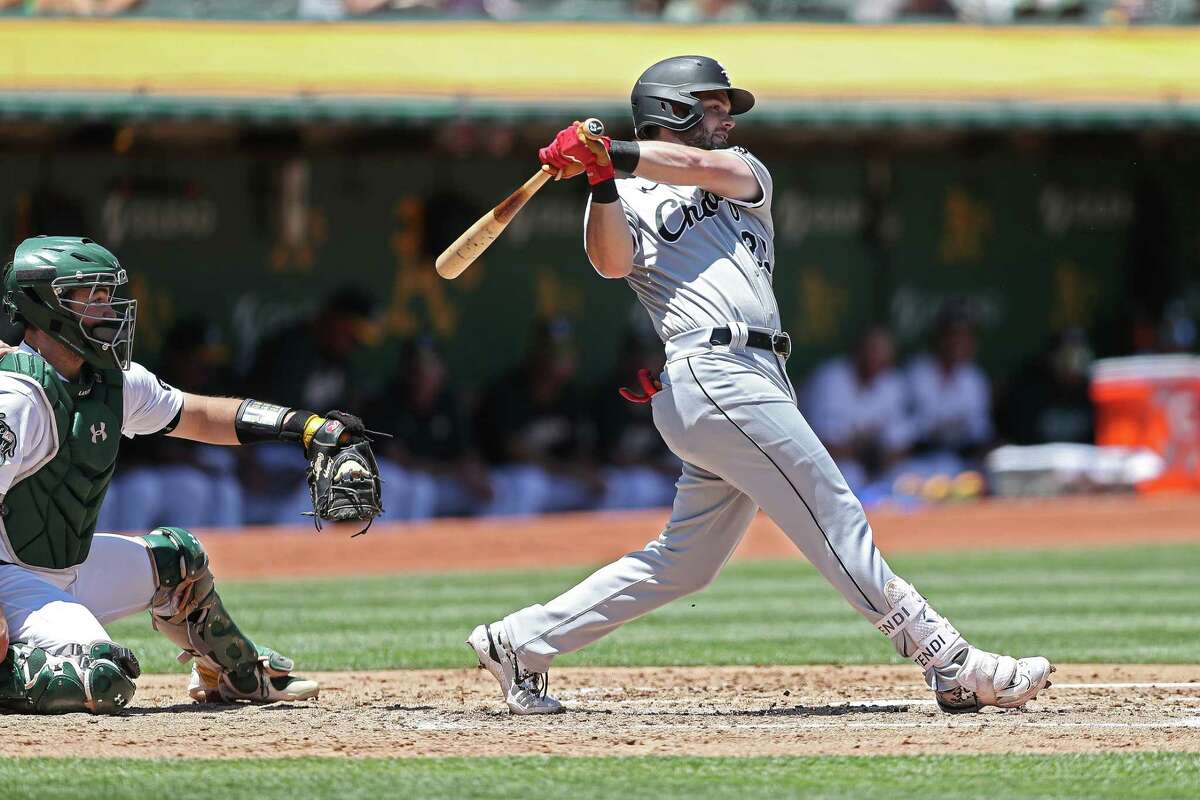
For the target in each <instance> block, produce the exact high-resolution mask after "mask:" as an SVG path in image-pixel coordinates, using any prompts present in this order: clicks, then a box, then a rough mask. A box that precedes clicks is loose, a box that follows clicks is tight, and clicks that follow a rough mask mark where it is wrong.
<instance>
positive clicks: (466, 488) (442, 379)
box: [365, 336, 493, 520]
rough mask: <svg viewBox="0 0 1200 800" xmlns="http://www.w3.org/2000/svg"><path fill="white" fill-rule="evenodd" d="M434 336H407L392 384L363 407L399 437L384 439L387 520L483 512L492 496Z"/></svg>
mask: <svg viewBox="0 0 1200 800" xmlns="http://www.w3.org/2000/svg"><path fill="white" fill-rule="evenodd" d="M447 377H448V374H447V369H446V362H445V361H444V360H443V359H442V354H441V353H440V352H439V350H438V347H437V343H436V342H435V341H434V339H433V337H431V336H417V337H414V338H412V339H409V340H407V341H406V342H405V343H404V345H403V347H402V348H401V351H400V359H399V364H398V367H397V369H396V370H395V372H394V374H393V378H392V380H391V381H390V383H389V384H388V385H387V386H386V387H384V389H383V390H382V391H381V392H379V393H378V394H377V395H376V396H375V398H374V399H373V400H371V401H370V402H369V403H368V404H367V407H366V409H365V413H367V414H370V415H371V416H370V419H373V420H379V422H378V424H379V425H380V427H381V428H383V429H384V430H386V431H387V432H388V433H391V434H393V438H391V439H387V440H384V441H383V442H381V443H380V447H381V451H380V458H379V471H380V477H381V478H382V479H383V507H384V514H383V517H382V519H385V520H422V519H429V518H430V517H443V516H463V515H468V514H474V513H477V512H478V511H479V510H480V509H481V508H483V507H484V506H486V505H487V504H488V503H489V502H490V501H491V500H492V497H493V495H492V483H491V479H490V477H489V476H488V472H487V468H486V467H485V466H484V464H483V461H482V459H481V458H480V457H479V456H478V454H477V453H476V452H475V450H474V448H473V446H472V442H471V431H470V427H469V425H468V424H467V422H466V419H465V417H464V414H463V403H462V402H461V400H460V398H459V397H458V396H457V394H456V393H455V392H454V390H453V388H452V387H451V386H450V384H449V382H448V381H447Z"/></svg>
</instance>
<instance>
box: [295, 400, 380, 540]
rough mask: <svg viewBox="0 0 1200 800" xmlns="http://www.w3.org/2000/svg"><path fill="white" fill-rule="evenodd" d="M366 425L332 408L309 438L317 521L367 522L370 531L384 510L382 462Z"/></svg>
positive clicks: (313, 499)
mask: <svg viewBox="0 0 1200 800" xmlns="http://www.w3.org/2000/svg"><path fill="white" fill-rule="evenodd" d="M366 434H367V431H366V428H365V427H364V426H363V422H362V420H361V419H359V418H358V417H355V416H353V415H351V414H347V413H345V412H342V411H330V412H329V413H328V414H326V415H325V418H324V420H323V421H322V422H321V424H320V427H318V428H317V429H316V431H315V432H314V433H313V434H312V439H311V440H310V441H309V442H308V446H307V448H306V453H307V455H308V488H309V492H310V493H311V495H312V501H313V522H314V523H315V524H316V526H317V530H321V520H326V521H329V522H348V521H352V520H357V521H360V522H365V523H366V525H365V526H364V527H363V529H362V530H361V531H359V532H358V533H356V534H354V535H355V536H358V535H360V534H363V533H366V532H367V529H368V528H370V527H371V522H372V521H374V519H375V517H377V516H379V514H381V513H383V500H382V487H381V485H380V481H379V465H378V464H377V463H376V461H375V454H374V452H372V450H371V442H370V440H369V439H368V438H367V435H366Z"/></svg>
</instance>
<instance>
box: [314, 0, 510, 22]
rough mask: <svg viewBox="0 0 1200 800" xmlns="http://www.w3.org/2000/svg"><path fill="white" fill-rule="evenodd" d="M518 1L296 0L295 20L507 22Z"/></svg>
mask: <svg viewBox="0 0 1200 800" xmlns="http://www.w3.org/2000/svg"><path fill="white" fill-rule="evenodd" d="M521 11H522V8H521V3H520V2H519V0H299V4H298V6H297V16H299V17H300V18H301V19H342V18H343V17H351V16H353V17H357V16H364V15H367V14H384V13H388V12H392V13H393V14H395V15H396V16H399V17H401V18H402V17H403V15H404V14H405V13H406V12H407V13H410V14H412V16H413V17H417V16H422V17H430V16H437V17H482V18H487V17H493V18H495V19H511V18H512V17H516V16H519V15H520V14H521Z"/></svg>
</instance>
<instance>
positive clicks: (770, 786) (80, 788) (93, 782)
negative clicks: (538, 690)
mask: <svg viewBox="0 0 1200 800" xmlns="http://www.w3.org/2000/svg"><path fill="white" fill-rule="evenodd" d="M0 786H3V787H4V796H5V797H12V798H26V797H28V798H36V799H37V800H56V798H62V800H88V798H101V799H102V800H119V798H147V797H179V796H187V795H188V794H196V793H199V794H200V795H202V796H204V797H219V798H222V800H240V798H246V800H270V798H284V799H285V800H296V798H305V800H307V799H308V798H326V797H328V798H336V800H355V798H370V800H377V798H381V797H397V798H399V797H403V798H409V797H412V798H417V797H447V798H475V797H478V798H488V799H489V800H492V799H493V798H496V797H521V798H530V797H536V798H553V797H562V798H599V797H614V798H621V799H622V800H628V798H635V797H646V796H653V797H654V798H655V800H668V799H669V798H686V800H700V799H701V798H709V797H712V798H727V797H734V796H736V797H738V798H743V799H744V798H750V797H770V798H783V797H821V798H834V797H837V798H868V799H869V798H887V799H888V800H893V798H896V797H921V796H929V797H953V798H969V797H979V798H995V797H1003V798H1033V797H1047V798H1048V797H1053V798H1076V797H1077V798H1128V797H1139V798H1194V797H1195V796H1196V791H1197V787H1198V786H1200V757H1197V756H1195V755H1189V754H1182V753H1128V754H1120V755H1088V756H1080V755H1065V756H922V757H887V758H865V757H853V758H743V759H735V758H706V759H702V758H596V759H593V758H573V759H565V758H559V759H548V758H519V759H485V758H479V759H464V758H445V759H407V760H404V759H402V760H377V759H365V760H353V759H315V758H314V759H270V760H268V759H264V760H239V761H218V762H204V761H166V760H158V761H136V760H116V759H103V760H102V759H82V760H81V759H61V760H59V759H13V760H0ZM188 787H191V789H189V788H188Z"/></svg>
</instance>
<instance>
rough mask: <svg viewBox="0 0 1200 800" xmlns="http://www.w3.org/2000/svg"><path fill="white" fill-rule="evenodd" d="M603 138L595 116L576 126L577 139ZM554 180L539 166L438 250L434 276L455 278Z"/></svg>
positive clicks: (550, 173) (551, 175)
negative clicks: (449, 243) (452, 241)
mask: <svg viewBox="0 0 1200 800" xmlns="http://www.w3.org/2000/svg"><path fill="white" fill-rule="evenodd" d="M603 135H604V123H602V122H601V121H600V120H598V119H596V118H595V117H591V118H589V119H586V120H584V122H583V125H582V126H581V127H580V136H582V137H585V138H588V139H599V138H600V137H601V136H603ZM552 177H554V171H553V170H551V169H550V167H548V166H543V167H542V168H541V169H539V170H538V171H537V172H535V173H534V174H533V177H531V178H530V179H529V180H527V181H525V183H524V184H522V185H521V187H520V188H519V189H517V190H516V191H515V192H513V193H512V194H510V195H509V196H508V197H506V198H504V200H502V201H501V202H500V203H499V204H498V205H497V206H496V207H495V208H493V209H492V210H491V211H489V212H487V213H486V214H484V215H483V216H482V217H480V218H479V219H478V220H477V221H476V222H475V224H474V225H472V226H471V227H469V228H467V229H466V230H465V231H463V234H462V236H459V237H458V238H457V239H455V240H454V244H452V245H450V246H449V247H447V248H446V249H445V250H443V251H442V254H441V255H440V256H438V257H437V261H436V262H434V266H435V267H436V268H437V272H438V275H441V276H442V277H443V278H446V279H447V280H452V279H454V278H457V277H458V276H459V275H461V274H462V273H463V271H464V270H466V268H467V267H469V266H471V264H472V263H473V262H474V261H475V259H477V258H479V257H480V256H481V255H483V251H484V250H487V249H488V247H490V246H491V244H492V242H494V241H496V238H497V237H498V236H500V234H501V233H502V232H503V231H504V229H505V228H507V227H508V223H510V222H512V220H513V217H515V216H516V215H517V212H518V211H520V210H521V209H522V208H524V207H525V204H526V203H527V202H529V198H531V197H533V195H534V194H535V193H536V192H537V190H538V189H541V188H542V187H543V186H545V185H546V181H548V180H550V178H552Z"/></svg>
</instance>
